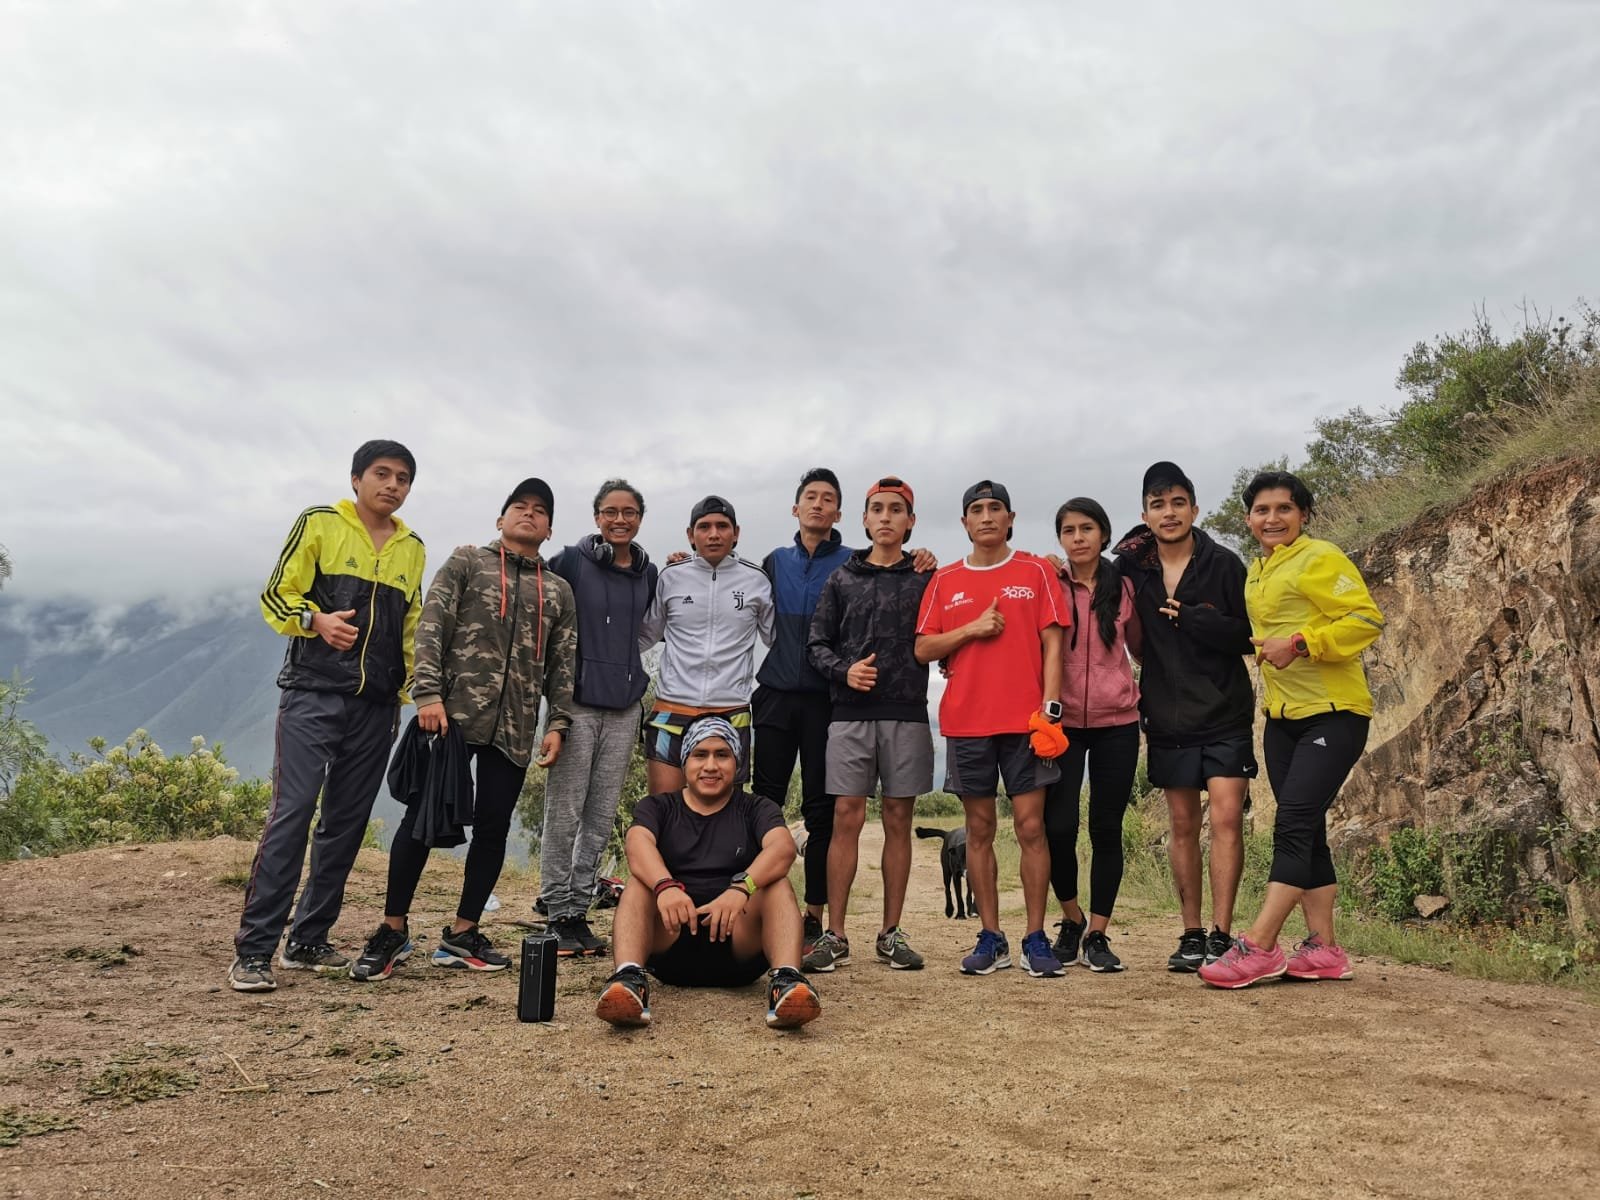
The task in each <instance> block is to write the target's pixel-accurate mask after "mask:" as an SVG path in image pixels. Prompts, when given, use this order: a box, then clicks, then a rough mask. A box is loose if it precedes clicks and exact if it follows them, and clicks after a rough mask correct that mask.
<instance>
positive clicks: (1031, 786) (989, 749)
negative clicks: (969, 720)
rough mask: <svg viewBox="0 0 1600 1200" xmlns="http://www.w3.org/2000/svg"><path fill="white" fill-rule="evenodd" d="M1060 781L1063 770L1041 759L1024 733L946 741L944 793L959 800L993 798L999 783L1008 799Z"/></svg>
mask: <svg viewBox="0 0 1600 1200" xmlns="http://www.w3.org/2000/svg"><path fill="white" fill-rule="evenodd" d="M1060 778H1061V767H1060V766H1059V765H1058V764H1057V763H1055V762H1053V761H1051V760H1049V759H1044V758H1040V757H1039V756H1038V755H1037V754H1035V753H1034V752H1033V746H1032V745H1031V744H1030V743H1029V741H1028V735H1027V734H1025V733H997V734H994V735H992V736H990V737H947V738H945V740H944V790H945V791H947V792H953V793H954V794H955V795H957V796H961V797H962V798H965V797H967V796H993V795H994V794H995V792H996V790H997V787H996V785H997V784H998V783H999V782H1000V780H1002V779H1003V780H1005V785H1006V795H1008V796H1020V795H1022V793H1024V792H1031V791H1033V790H1035V789H1036V788H1042V787H1048V786H1049V785H1050V784H1052V783H1054V782H1055V781H1056V780H1058V779H1060Z"/></svg>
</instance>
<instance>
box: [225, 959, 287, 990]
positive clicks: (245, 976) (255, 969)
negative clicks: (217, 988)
mask: <svg viewBox="0 0 1600 1200" xmlns="http://www.w3.org/2000/svg"><path fill="white" fill-rule="evenodd" d="M228 986H229V987H231V988H232V989H233V990H234V991H236V992H275V991H277V990H278V981H277V980H276V979H274V978H273V977H272V955H270V954H251V955H248V956H246V957H243V958H236V959H234V960H233V966H231V967H229V968H228Z"/></svg>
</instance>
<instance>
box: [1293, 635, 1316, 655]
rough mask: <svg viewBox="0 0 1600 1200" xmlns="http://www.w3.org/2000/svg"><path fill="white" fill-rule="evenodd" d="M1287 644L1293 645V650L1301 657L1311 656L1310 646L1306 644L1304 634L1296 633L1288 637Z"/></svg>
mask: <svg viewBox="0 0 1600 1200" xmlns="http://www.w3.org/2000/svg"><path fill="white" fill-rule="evenodd" d="M1289 644H1290V645H1291V646H1293V647H1294V652H1295V653H1296V654H1298V655H1299V656H1300V657H1301V658H1310V657H1311V647H1310V646H1308V645H1306V635H1305V634H1303V633H1297V634H1295V635H1294V636H1293V637H1292V638H1290V639H1289Z"/></svg>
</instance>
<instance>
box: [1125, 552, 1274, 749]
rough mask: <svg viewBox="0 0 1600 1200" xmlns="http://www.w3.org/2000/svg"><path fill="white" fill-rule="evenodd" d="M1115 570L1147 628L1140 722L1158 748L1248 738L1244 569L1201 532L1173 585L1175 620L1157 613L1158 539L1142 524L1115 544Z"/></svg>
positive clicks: (1250, 709)
mask: <svg viewBox="0 0 1600 1200" xmlns="http://www.w3.org/2000/svg"><path fill="white" fill-rule="evenodd" d="M1116 554H1117V564H1118V566H1120V567H1121V569H1122V574H1123V577H1124V578H1126V579H1129V580H1132V581H1133V604H1134V607H1135V608H1136V609H1137V610H1138V613H1139V621H1140V624H1141V625H1142V626H1143V629H1144V662H1143V671H1142V672H1141V673H1140V677H1139V719H1140V723H1141V724H1142V725H1143V726H1144V731H1145V735H1146V736H1147V737H1148V738H1149V739H1150V742H1151V744H1152V745H1156V746H1196V745H1204V744H1205V743H1207V742H1214V741H1218V740H1220V739H1222V738H1227V737H1235V736H1237V735H1239V734H1248V733H1249V732H1250V728H1251V725H1252V723H1253V722H1254V720H1255V692H1254V690H1253V689H1252V688H1251V686H1250V673H1249V671H1248V670H1247V669H1246V668H1245V663H1244V656H1245V655H1247V654H1250V653H1252V652H1253V651H1254V650H1255V647H1254V646H1253V645H1251V643H1250V617H1249V615H1248V614H1247V613H1246V612H1245V607H1244V577H1245V569H1244V563H1242V562H1240V561H1239V556H1238V555H1237V554H1235V553H1233V551H1231V550H1229V549H1227V548H1226V547H1224V546H1219V545H1217V543H1216V542H1214V541H1212V540H1211V538H1210V537H1208V536H1207V535H1206V534H1205V533H1204V532H1203V531H1201V530H1199V529H1196V530H1194V557H1193V558H1191V559H1190V560H1189V565H1188V566H1187V567H1185V568H1184V571H1183V576H1182V578H1180V579H1179V580H1178V587H1177V590H1176V594H1175V597H1174V598H1175V599H1176V600H1177V601H1178V603H1179V609H1178V612H1179V617H1178V619H1177V620H1176V621H1174V620H1172V619H1171V618H1169V617H1166V616H1164V615H1162V612H1161V609H1162V608H1163V607H1164V606H1165V605H1166V602H1167V585H1166V583H1165V581H1164V580H1163V579H1162V575H1161V558H1160V554H1159V552H1158V551H1157V549H1156V539H1155V534H1153V533H1151V532H1150V530H1149V529H1148V528H1146V527H1145V526H1143V525H1141V526H1139V527H1138V528H1137V529H1134V530H1132V531H1130V532H1129V533H1128V535H1127V536H1126V537H1124V538H1123V539H1122V541H1120V542H1119V543H1117V550H1116Z"/></svg>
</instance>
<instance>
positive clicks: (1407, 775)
mask: <svg viewBox="0 0 1600 1200" xmlns="http://www.w3.org/2000/svg"><path fill="white" fill-rule="evenodd" d="M1356 561H1357V563H1358V564H1359V565H1360V566H1361V568H1362V571H1363V573H1364V575H1365V576H1366V579H1367V582H1368V584H1369V585H1370V587H1371V588H1372V592H1373V595H1374V597H1375V598H1376V600H1377V601H1378V604H1379V606H1380V607H1381V608H1382V609H1383V612H1384V614H1385V616H1386V618H1387V620H1388V628H1387V630H1386V632H1385V634H1384V636H1383V637H1382V638H1381V639H1380V640H1379V643H1378V645H1377V646H1376V647H1375V648H1374V649H1373V650H1371V651H1369V652H1368V654H1367V658H1366V664H1367V673H1368V678H1369V679H1370V681H1371V684H1372V690H1373V696H1374V699H1375V701H1376V714H1375V716H1374V720H1373V726H1372V736H1371V739H1370V741H1369V743H1368V749H1367V755H1366V757H1365V758H1364V759H1363V760H1362V762H1361V763H1360V764H1359V765H1358V766H1357V768H1356V770H1355V772H1354V774H1353V775H1352V776H1351V778H1350V781H1349V783H1348V784H1347V785H1346V786H1345V789H1344V791H1343V793H1342V794H1341V796H1340V799H1339V802H1338V804H1337V806H1336V808H1335V810H1334V812H1333V814H1332V816H1331V818H1330V838H1331V839H1332V840H1333V842H1334V845H1335V846H1336V847H1342V848H1345V849H1360V848H1362V847H1363V846H1365V845H1370V844H1372V843H1374V842H1376V841H1377V840H1380V839H1386V838H1387V837H1388V835H1389V834H1390V833H1392V832H1393V831H1394V830H1395V829H1396V828H1399V827H1401V826H1406V825H1412V826H1416V827H1419V828H1432V829H1439V830H1441V831H1443V832H1445V833H1447V834H1450V835H1456V836H1460V835H1472V836H1473V837H1474V838H1475V841H1474V843H1473V844H1474V845H1476V846H1477V847H1478V849H1477V851H1475V855H1474V856H1473V857H1469V858H1466V859H1460V860H1458V861H1457V862H1456V863H1455V865H1454V868H1453V869H1454V870H1455V871H1456V872H1458V873H1460V872H1480V873H1485V872H1486V873H1496V872H1498V873H1501V874H1503V876H1504V880H1503V882H1504V883H1505V884H1506V885H1507V886H1508V887H1509V888H1510V889H1511V890H1512V891H1513V893H1514V894H1516V895H1518V896H1519V897H1520V898H1521V899H1522V900H1523V901H1524V902H1526V903H1530V904H1531V903H1536V902H1539V901H1543V903H1544V904H1546V905H1547V906H1551V907H1555V906H1558V905H1559V906H1560V907H1564V909H1565V912H1566V914H1567V916H1568V918H1569V919H1570V920H1571V922H1572V924H1573V927H1574V931H1575V932H1578V933H1580V934H1582V935H1585V936H1587V937H1589V938H1591V939H1592V938H1593V937H1594V936H1595V935H1596V933H1600V458H1596V457H1590V456H1585V457H1574V458H1569V459H1565V460H1563V461H1560V462H1557V463H1554V464H1551V465H1548V466H1544V467H1540V468H1537V469H1535V470H1533V471H1531V472H1528V473H1523V474H1518V475H1515V476H1510V477H1506V478H1503V479H1499V480H1496V481H1493V482H1491V483H1489V484H1486V485H1484V486H1483V487H1481V488H1479V489H1478V490H1477V491H1475V492H1474V493H1473V494H1472V495H1470V496H1469V497H1468V498H1467V499H1466V500H1464V501H1462V502H1461V503H1460V504H1458V505H1455V506H1453V507H1451V508H1449V509H1445V510H1439V511H1433V512H1430V513H1428V514H1426V515H1425V516H1423V517H1422V518H1420V519H1419V520H1417V521H1415V522H1413V523H1412V524H1411V525H1410V526H1408V527H1406V528H1404V529H1401V530H1398V531H1396V532H1395V533H1392V534H1389V535H1386V536H1384V537H1383V538H1382V539H1380V540H1379V541H1378V542H1377V543H1375V544H1374V545H1373V546H1372V547H1371V548H1370V549H1369V550H1367V551H1366V552H1365V553H1364V554H1362V555H1359V556H1357V558H1356ZM1458 882H1461V881H1458ZM1466 882H1471V881H1466Z"/></svg>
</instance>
